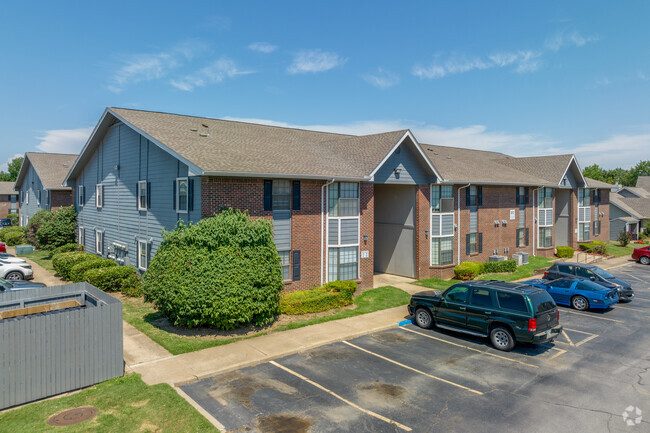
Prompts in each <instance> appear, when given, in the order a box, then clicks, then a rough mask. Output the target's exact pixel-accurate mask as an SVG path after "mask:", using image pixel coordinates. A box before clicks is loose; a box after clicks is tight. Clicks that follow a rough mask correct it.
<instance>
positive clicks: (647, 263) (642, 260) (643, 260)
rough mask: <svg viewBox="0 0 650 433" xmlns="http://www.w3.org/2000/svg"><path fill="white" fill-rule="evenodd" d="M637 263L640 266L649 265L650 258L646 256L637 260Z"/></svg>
mask: <svg viewBox="0 0 650 433" xmlns="http://www.w3.org/2000/svg"><path fill="white" fill-rule="evenodd" d="M639 263H641V264H642V265H650V257H648V256H643V257H641V258H640V259H639Z"/></svg>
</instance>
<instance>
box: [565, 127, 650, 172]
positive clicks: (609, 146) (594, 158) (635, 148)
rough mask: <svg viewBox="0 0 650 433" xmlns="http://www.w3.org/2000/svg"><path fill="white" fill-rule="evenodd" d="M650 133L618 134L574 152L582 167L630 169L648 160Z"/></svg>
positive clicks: (588, 144)
mask: <svg viewBox="0 0 650 433" xmlns="http://www.w3.org/2000/svg"><path fill="white" fill-rule="evenodd" d="M648 149H650V133H639V134H617V135H612V136H611V137H609V138H607V139H605V140H602V141H596V142H591V143H583V144H580V145H578V146H577V147H575V148H574V149H573V150H572V151H573V153H575V154H576V155H577V156H578V160H579V161H580V164H581V166H582V167H586V166H589V165H592V164H598V165H599V166H601V167H603V168H608V169H611V168H616V167H622V168H625V169H627V168H630V167H632V166H633V165H634V164H636V163H637V162H639V160H642V159H647V154H648Z"/></svg>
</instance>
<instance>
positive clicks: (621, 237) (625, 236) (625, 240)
mask: <svg viewBox="0 0 650 433" xmlns="http://www.w3.org/2000/svg"><path fill="white" fill-rule="evenodd" d="M631 240H632V233H630V232H626V231H625V230H623V231H622V232H620V233H619V234H618V241H619V242H620V243H621V246H622V247H626V246H627V244H629V243H630V241H631Z"/></svg>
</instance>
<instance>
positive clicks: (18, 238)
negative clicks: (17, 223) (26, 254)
mask: <svg viewBox="0 0 650 433" xmlns="http://www.w3.org/2000/svg"><path fill="white" fill-rule="evenodd" d="M0 233H2V238H1V239H0V241H3V242H5V243H6V244H7V245H10V246H14V245H20V244H23V243H25V228H24V227H7V228H5V229H2V230H0Z"/></svg>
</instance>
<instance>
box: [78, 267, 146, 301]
mask: <svg viewBox="0 0 650 433" xmlns="http://www.w3.org/2000/svg"><path fill="white" fill-rule="evenodd" d="M84 281H87V282H89V283H90V284H92V285H93V286H95V287H97V288H98V289H100V290H103V291H105V292H122V293H124V294H126V295H129V296H139V295H141V294H142V278H141V277H140V275H139V274H138V271H137V270H136V269H135V268H134V267H133V266H109V267H107V268H95V269H90V270H88V271H86V273H85V274H84Z"/></svg>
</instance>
